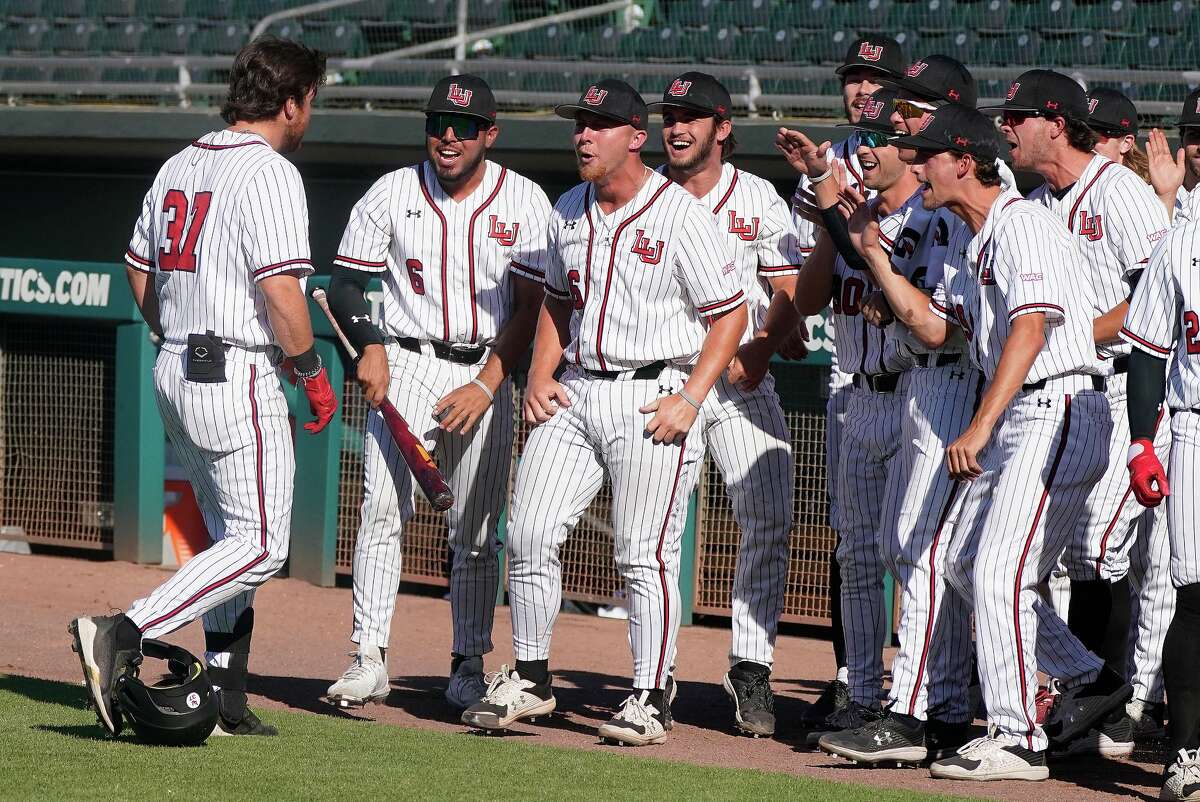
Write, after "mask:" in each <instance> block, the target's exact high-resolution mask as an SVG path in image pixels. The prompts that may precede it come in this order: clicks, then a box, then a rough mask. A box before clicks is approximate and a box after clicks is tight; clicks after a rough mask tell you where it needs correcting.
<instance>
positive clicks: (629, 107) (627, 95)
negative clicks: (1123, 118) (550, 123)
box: [554, 78, 646, 130]
mask: <svg viewBox="0 0 1200 802" xmlns="http://www.w3.org/2000/svg"><path fill="white" fill-rule="evenodd" d="M581 111H586V112H590V113H591V114H598V115H600V116H601V117H608V118H609V119H611V120H616V121H618V122H622V123H625V124H626V125H632V126H633V127H634V128H640V129H642V130H645V128H646V101H644V100H642V96H641V95H639V94H638V93H637V90H636V89H634V88H633V87H632V86H630V85H629V84H627V83H625V82H624V81H621V80H619V79H617V78H605V79H604V80H603V81H597V82H596V83H594V84H592V85H591V86H589V87H588V88H587V89H585V90H583V94H581V95H580V96H579V102H578V103H563V104H562V105H560V106H555V107H554V113H555V114H557V115H558V116H559V117H566V118H567V119H568V120H573V119H575V115H576V114H577V113H578V112H581Z"/></svg>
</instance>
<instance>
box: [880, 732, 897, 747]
mask: <svg viewBox="0 0 1200 802" xmlns="http://www.w3.org/2000/svg"><path fill="white" fill-rule="evenodd" d="M895 739H896V736H894V735H892V734H891V733H890V732H888V731H887V730H884V731H882V732H877V733H875V743H876V744H878V745H879V746H886V745H887V744H890V743H891V742H892V741H894V740H895Z"/></svg>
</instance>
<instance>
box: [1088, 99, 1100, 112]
mask: <svg viewBox="0 0 1200 802" xmlns="http://www.w3.org/2000/svg"><path fill="white" fill-rule="evenodd" d="M1099 105H1100V101H1099V100H1096V98H1094V97H1093V98H1089V99H1088V114H1095V113H1096V107H1097V106H1099Z"/></svg>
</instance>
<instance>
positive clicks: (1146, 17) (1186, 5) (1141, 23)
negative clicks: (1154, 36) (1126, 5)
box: [1134, 0, 1193, 33]
mask: <svg viewBox="0 0 1200 802" xmlns="http://www.w3.org/2000/svg"><path fill="white" fill-rule="evenodd" d="M1192 8H1193V3H1192V2H1191V0H1151V2H1142V3H1138V4H1137V5H1136V6H1135V7H1134V19H1135V21H1134V27H1135V28H1136V29H1138V30H1146V31H1166V32H1169V33H1178V32H1179V31H1182V30H1183V29H1184V27H1185V26H1186V25H1187V22H1188V18H1189V17H1190V16H1191V13H1192Z"/></svg>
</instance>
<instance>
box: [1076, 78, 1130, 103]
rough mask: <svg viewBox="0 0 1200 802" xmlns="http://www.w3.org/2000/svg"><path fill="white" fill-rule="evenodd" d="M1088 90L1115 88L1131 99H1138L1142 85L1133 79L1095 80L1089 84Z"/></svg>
mask: <svg viewBox="0 0 1200 802" xmlns="http://www.w3.org/2000/svg"><path fill="white" fill-rule="evenodd" d="M1087 89H1088V91H1089V92H1091V91H1092V90H1094V89H1114V90H1116V91H1118V92H1120V93H1121V94H1123V95H1124V96H1125V97H1127V98H1129V99H1130V100H1138V99H1140V97H1141V94H1140V91H1139V90H1140V87H1139V86H1138V85H1137V84H1135V83H1133V82H1131V81H1093V82H1092V83H1090V84H1088V87H1087Z"/></svg>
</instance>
